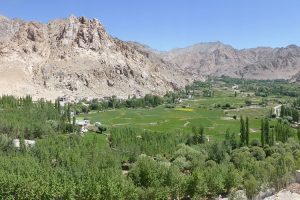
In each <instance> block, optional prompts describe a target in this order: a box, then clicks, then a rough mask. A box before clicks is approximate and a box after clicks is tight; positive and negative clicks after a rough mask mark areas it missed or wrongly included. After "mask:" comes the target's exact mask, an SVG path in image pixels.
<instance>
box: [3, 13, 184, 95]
mask: <svg viewBox="0 0 300 200" xmlns="http://www.w3.org/2000/svg"><path fill="white" fill-rule="evenodd" d="M0 22H1V23H0V74H1V77H0V94H14V95H25V94H30V95H32V96H34V97H36V98H40V97H43V98H46V99H54V98H56V97H57V96H59V95H63V94H66V95H70V96H73V97H74V98H76V97H89V98H92V97H102V96H111V95H116V96H119V97H127V96H128V95H145V94H147V93H153V94H159V95H163V94H164V93H165V92H166V91H170V90H174V83H173V82H174V80H176V84H177V85H178V86H179V87H183V86H184V85H185V84H187V83H188V81H189V80H188V79H186V78H183V76H182V71H181V70H180V69H179V68H176V69H175V68H174V69H173V68H172V67H173V66H174V65H172V64H170V63H166V62H164V61H163V60H162V59H160V58H159V59H158V58H157V56H156V57H155V56H152V57H149V56H148V57H147V56H145V53H144V52H142V51H140V50H138V49H137V48H135V47H134V46H132V45H131V44H130V43H127V42H123V41H121V40H118V39H116V38H112V37H111V36H110V35H109V34H108V33H107V32H106V31H105V29H104V27H103V26H102V25H101V23H100V22H99V21H98V20H97V19H91V20H90V19H87V18H85V17H74V16H71V17H69V18H68V19H63V20H54V21H51V22H49V23H48V24H42V23H38V22H24V21H21V20H10V19H7V18H4V17H0ZM147 54H154V53H152V52H150V51H149V52H147ZM154 57H155V59H154ZM176 87H177V86H176Z"/></svg>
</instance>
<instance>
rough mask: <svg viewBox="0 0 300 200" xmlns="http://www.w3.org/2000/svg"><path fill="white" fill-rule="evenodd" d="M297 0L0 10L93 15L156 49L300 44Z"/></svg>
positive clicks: (93, 0) (32, 5) (70, 0)
mask: <svg viewBox="0 0 300 200" xmlns="http://www.w3.org/2000/svg"><path fill="white" fill-rule="evenodd" d="M299 10H300V0H0V15H4V16H7V17H10V18H16V17H17V18H22V19H26V20H37V21H42V22H47V21H49V20H51V19H55V18H65V17H68V16H69V15H71V14H74V15H77V16H81V15H84V16H87V17H89V18H98V19H99V20H100V21H101V22H102V24H103V25H104V26H105V27H106V29H107V31H108V32H109V33H110V34H111V35H113V36H114V37H118V38H120V39H122V40H133V41H137V42H141V43H144V44H147V45H149V46H151V47H153V48H156V49H159V50H168V49H171V48H176V47H185V46H188V45H192V44H195V43H199V42H210V41H221V42H224V43H227V44H230V45H232V46H234V47H236V48H249V47H256V46H272V47H281V46H286V45H288V44H296V45H300V12H299Z"/></svg>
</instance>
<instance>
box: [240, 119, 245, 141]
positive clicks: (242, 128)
mask: <svg viewBox="0 0 300 200" xmlns="http://www.w3.org/2000/svg"><path fill="white" fill-rule="evenodd" d="M240 133H241V146H244V145H245V142H246V129H245V121H244V119H243V117H242V116H241V119H240Z"/></svg>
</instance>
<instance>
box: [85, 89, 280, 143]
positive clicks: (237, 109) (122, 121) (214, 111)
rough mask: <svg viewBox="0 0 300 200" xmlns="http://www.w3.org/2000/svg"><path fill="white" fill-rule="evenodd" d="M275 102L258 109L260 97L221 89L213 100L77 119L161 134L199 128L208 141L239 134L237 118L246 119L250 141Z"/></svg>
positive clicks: (203, 99) (103, 113)
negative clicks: (229, 132)
mask: <svg viewBox="0 0 300 200" xmlns="http://www.w3.org/2000/svg"><path fill="white" fill-rule="evenodd" d="M245 100H250V101H251V102H252V104H253V105H252V106H245ZM275 100H276V101H277V100H278V98H274V97H270V99H269V102H268V105H267V106H265V107H262V106H258V105H257V104H259V102H261V101H262V98H261V97H256V96H254V95H250V96H248V95H247V94H244V93H239V94H238V95H237V96H236V97H235V96H234V91H233V90H231V89H228V88H225V89H224V88H222V89H218V90H216V91H215V95H214V97H195V98H193V99H189V100H185V101H182V102H180V103H178V104H176V107H175V108H166V106H165V105H161V106H158V107H156V108H138V109H131V108H123V109H115V110H106V111H97V112H90V113H89V114H82V115H80V116H79V118H87V119H90V120H91V122H92V123H94V122H101V123H102V124H104V125H105V126H107V127H108V128H112V127H136V128H141V129H148V130H152V131H164V132H172V131H175V130H180V131H182V132H185V133H190V132H191V129H192V127H193V126H203V127H204V128H205V134H206V135H207V136H208V137H209V139H212V140H222V139H224V134H225V131H226V130H227V129H229V130H230V131H231V132H235V133H239V128H240V121H239V118H240V116H243V117H246V116H248V117H249V122H250V132H251V139H253V138H259V137H260V136H259V135H260V119H261V118H263V117H264V116H266V115H267V114H268V113H270V110H271V109H272V107H273V106H275V105H276V102H275ZM226 104H230V106H231V109H229V108H228V109H227V108H222V106H224V105H226ZM218 105H219V106H220V107H218ZM233 116H236V119H234V118H233ZM271 123H272V122H271Z"/></svg>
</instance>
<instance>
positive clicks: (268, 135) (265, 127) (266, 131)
mask: <svg viewBox="0 0 300 200" xmlns="http://www.w3.org/2000/svg"><path fill="white" fill-rule="evenodd" d="M263 128H264V138H265V143H266V144H268V145H269V144H270V134H269V133H270V131H269V120H268V119H265V124H264V127H263Z"/></svg>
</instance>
